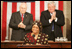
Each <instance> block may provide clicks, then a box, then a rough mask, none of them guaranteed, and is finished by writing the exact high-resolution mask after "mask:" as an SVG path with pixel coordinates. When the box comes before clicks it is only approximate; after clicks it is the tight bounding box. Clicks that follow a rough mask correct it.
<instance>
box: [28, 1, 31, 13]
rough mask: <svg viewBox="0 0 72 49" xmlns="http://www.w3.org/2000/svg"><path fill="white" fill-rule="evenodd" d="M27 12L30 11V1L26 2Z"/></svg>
mask: <svg viewBox="0 0 72 49" xmlns="http://www.w3.org/2000/svg"><path fill="white" fill-rule="evenodd" d="M27 12H29V13H31V2H27Z"/></svg>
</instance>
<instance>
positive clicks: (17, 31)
mask: <svg viewBox="0 0 72 49" xmlns="http://www.w3.org/2000/svg"><path fill="white" fill-rule="evenodd" d="M20 22H21V15H20V11H18V12H15V13H12V16H11V19H10V23H9V27H11V28H12V29H13V30H12V37H11V40H17V41H19V40H22V39H23V38H24V35H25V34H26V33H29V32H30V31H31V28H32V23H33V16H32V14H30V13H27V12H26V13H25V15H24V19H23V24H25V25H26V28H25V29H22V28H18V24H19V23H20Z"/></svg>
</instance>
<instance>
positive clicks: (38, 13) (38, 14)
mask: <svg viewBox="0 0 72 49" xmlns="http://www.w3.org/2000/svg"><path fill="white" fill-rule="evenodd" d="M35 20H38V21H39V20H40V1H35Z"/></svg>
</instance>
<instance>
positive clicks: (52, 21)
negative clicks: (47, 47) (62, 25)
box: [52, 20, 54, 31]
mask: <svg viewBox="0 0 72 49" xmlns="http://www.w3.org/2000/svg"><path fill="white" fill-rule="evenodd" d="M52 31H54V20H53V21H52Z"/></svg>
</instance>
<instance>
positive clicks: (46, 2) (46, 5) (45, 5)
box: [44, 1, 48, 10]
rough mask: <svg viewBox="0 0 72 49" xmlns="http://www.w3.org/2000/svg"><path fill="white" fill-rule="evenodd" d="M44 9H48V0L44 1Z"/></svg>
mask: <svg viewBox="0 0 72 49" xmlns="http://www.w3.org/2000/svg"><path fill="white" fill-rule="evenodd" d="M44 10H48V1H44Z"/></svg>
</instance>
